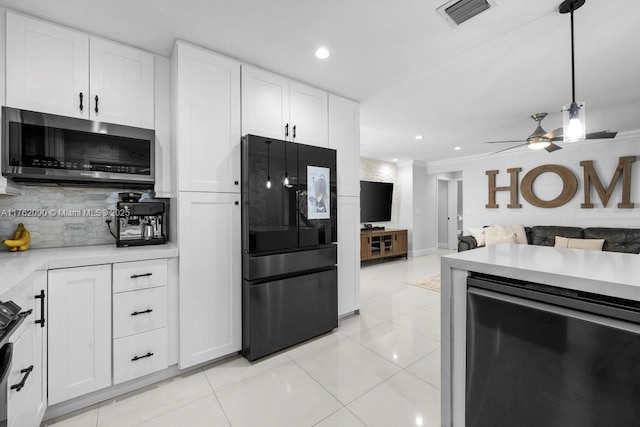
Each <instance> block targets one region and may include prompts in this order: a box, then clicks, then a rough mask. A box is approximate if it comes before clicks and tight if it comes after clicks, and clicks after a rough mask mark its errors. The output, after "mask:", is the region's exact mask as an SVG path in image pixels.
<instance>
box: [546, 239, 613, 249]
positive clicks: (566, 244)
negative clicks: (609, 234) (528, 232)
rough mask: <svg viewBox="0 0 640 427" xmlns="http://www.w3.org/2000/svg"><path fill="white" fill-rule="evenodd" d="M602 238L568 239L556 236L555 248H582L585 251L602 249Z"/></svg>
mask: <svg viewBox="0 0 640 427" xmlns="http://www.w3.org/2000/svg"><path fill="white" fill-rule="evenodd" d="M603 245H604V239H569V238H567V237H561V236H556V244H555V245H554V246H555V247H556V248H570V249H584V250H587V251H602V246H603Z"/></svg>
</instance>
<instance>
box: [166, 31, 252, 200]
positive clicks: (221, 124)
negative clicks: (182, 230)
mask: <svg viewBox="0 0 640 427" xmlns="http://www.w3.org/2000/svg"><path fill="white" fill-rule="evenodd" d="M171 60H172V69H173V72H174V76H173V79H174V84H173V85H172V87H173V91H174V93H173V99H174V103H175V104H174V106H175V110H174V117H175V120H174V122H173V123H174V126H175V129H174V131H175V132H176V144H177V145H176V146H177V151H178V190H179V191H207V192H223V193H239V192H240V185H239V184H240V63H239V62H237V61H234V60H232V59H230V58H227V57H224V56H221V55H218V54H215V53H213V52H210V51H207V50H205V49H201V48H198V47H195V46H192V45H189V44H187V43H183V42H177V43H176V47H175V49H174V52H173V55H172V58H171Z"/></svg>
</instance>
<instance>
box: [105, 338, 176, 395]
mask: <svg viewBox="0 0 640 427" xmlns="http://www.w3.org/2000/svg"><path fill="white" fill-rule="evenodd" d="M167 337H168V335H167V328H161V329H155V330H153V331H149V332H143V333H140V334H135V335H130V336H128V337H124V338H118V339H115V340H113V383H114V384H120V383H123V382H125V381H129V380H132V379H134V378H138V377H141V376H143V375H147V374H150V373H152V372H156V371H159V370H161V369H164V368H166V367H167V360H168V347H167Z"/></svg>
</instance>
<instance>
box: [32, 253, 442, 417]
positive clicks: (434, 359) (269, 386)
mask: <svg viewBox="0 0 640 427" xmlns="http://www.w3.org/2000/svg"><path fill="white" fill-rule="evenodd" d="M439 271H440V256H439V255H428V256H424V257H419V258H413V259H409V260H404V259H400V260H395V261H390V262H385V263H383V264H377V265H371V266H365V267H363V268H362V270H361V281H362V284H361V311H360V315H355V316H350V317H347V318H344V319H341V321H340V327H339V328H338V329H337V330H336V331H334V332H332V333H330V334H328V335H324V336H322V337H320V338H318V339H315V340H313V341H311V342H308V343H305V344H303V345H300V346H297V347H295V348H292V349H290V350H287V351H283V352H281V353H278V354H276V355H274V356H271V357H268V358H266V359H264V360H261V361H259V362H256V363H253V364H251V363H249V362H247V361H246V360H245V359H244V358H242V357H240V356H237V357H232V358H229V359H226V360H224V361H221V362H217V363H215V364H212V365H210V366H207V367H205V368H203V369H199V370H196V371H194V372H191V373H188V374H185V375H183V376H180V377H176V378H172V379H171V380H167V381H164V382H162V383H159V384H155V385H153V386H150V387H147V388H145V389H142V390H138V391H136V392H133V393H129V394H126V395H123V396H120V397H118V398H116V399H112V400H109V401H106V402H102V403H100V404H99V405H95V406H93V407H91V408H87V409H85V410H83V411H80V412H76V413H74V414H70V415H68V416H65V417H63V418H61V419H57V420H50V421H48V422H47V423H45V424H44V425H45V426H56V427H71V426H73V427H97V426H117V427H125V426H134V425H140V426H155V427H164V426H167V427H169V426H170V427H175V426H184V427H186V426H188V427H198V426H234V427H236V426H238V427H239V426H251V427H254V426H261V427H266V426H278V427H286V426H295V427H298V426H320V427H331V426H342V427H349V426H385V427H387V426H413V425H415V426H439V425H440V294H439V293H437V292H433V291H429V290H425V289H422V288H418V287H415V286H409V285H406V284H405V282H407V281H412V280H416V279H419V278H421V277H425V276H430V275H433V274H438V273H439Z"/></svg>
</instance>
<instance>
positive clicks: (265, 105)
mask: <svg viewBox="0 0 640 427" xmlns="http://www.w3.org/2000/svg"><path fill="white" fill-rule="evenodd" d="M288 123H289V79H286V78H284V77H282V76H279V75H277V74H273V73H270V72H268V71H264V70H260V69H258V68H253V67H250V66H248V65H243V66H242V134H243V135H248V134H251V135H260V136H265V137H267V138H276V139H287V134H286V130H287V129H288V128H287V125H288Z"/></svg>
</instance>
